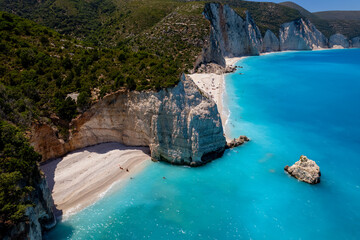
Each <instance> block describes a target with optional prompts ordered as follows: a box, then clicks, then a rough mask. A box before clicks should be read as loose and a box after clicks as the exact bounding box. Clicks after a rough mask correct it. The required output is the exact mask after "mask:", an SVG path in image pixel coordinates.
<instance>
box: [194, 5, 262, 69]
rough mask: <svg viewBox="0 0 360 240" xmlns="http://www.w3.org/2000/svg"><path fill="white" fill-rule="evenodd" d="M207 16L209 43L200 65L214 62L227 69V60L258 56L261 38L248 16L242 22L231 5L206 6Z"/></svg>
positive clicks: (205, 12)
mask: <svg viewBox="0 0 360 240" xmlns="http://www.w3.org/2000/svg"><path fill="white" fill-rule="evenodd" d="M204 15H205V17H206V18H207V19H208V20H209V21H210V41H209V44H208V46H205V47H204V50H203V53H202V56H201V58H200V60H199V61H198V63H197V65H200V64H206V63H210V62H211V63H216V64H219V65H221V66H223V67H225V60H224V57H238V56H249V55H250V56H251V55H259V53H260V52H261V49H262V37H261V33H260V31H259V28H258V27H257V26H256V24H255V22H254V20H253V19H252V18H251V15H250V13H249V12H246V18H245V19H243V18H242V17H241V16H240V15H238V14H237V13H236V12H235V11H234V10H233V9H232V8H230V7H229V6H228V5H222V4H220V3H207V4H205V8H204Z"/></svg>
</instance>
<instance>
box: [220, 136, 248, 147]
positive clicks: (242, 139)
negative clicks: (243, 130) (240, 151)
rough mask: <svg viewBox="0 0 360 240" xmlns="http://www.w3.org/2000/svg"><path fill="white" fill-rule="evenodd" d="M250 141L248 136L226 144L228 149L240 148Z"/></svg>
mask: <svg viewBox="0 0 360 240" xmlns="http://www.w3.org/2000/svg"><path fill="white" fill-rule="evenodd" d="M248 141H250V139H249V138H248V137H247V136H240V137H238V138H234V139H233V140H231V141H228V142H227V143H226V148H234V147H238V146H240V145H243V144H244V143H246V142H248Z"/></svg>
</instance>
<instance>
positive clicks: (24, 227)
mask: <svg viewBox="0 0 360 240" xmlns="http://www.w3.org/2000/svg"><path fill="white" fill-rule="evenodd" d="M29 200H30V201H31V202H32V203H33V204H34V206H33V207H28V208H27V209H26V211H25V215H26V217H27V218H28V221H26V222H25V221H24V222H20V223H19V224H17V225H15V226H14V227H13V228H12V229H11V230H9V231H8V233H7V235H6V236H3V239H4V240H10V239H34V240H38V239H42V233H43V231H44V230H48V229H51V228H52V227H54V226H55V224H56V218H55V216H54V213H53V207H54V202H53V200H52V197H51V193H50V190H49V188H48V186H47V183H46V180H45V178H41V179H40V182H39V183H38V184H37V185H36V187H35V190H34V191H33V192H32V194H31V195H30V196H29Z"/></svg>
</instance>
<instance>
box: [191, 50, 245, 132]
mask: <svg viewBox="0 0 360 240" xmlns="http://www.w3.org/2000/svg"><path fill="white" fill-rule="evenodd" d="M244 58H246V56H245V57H234V58H225V61H226V66H234V65H235V63H237V62H238V61H240V60H241V59H244ZM189 76H190V77H191V78H192V79H193V80H194V82H195V84H196V85H197V86H198V87H199V88H200V89H201V90H202V91H204V92H206V93H207V94H209V96H210V97H211V98H212V99H213V100H214V101H215V103H216V105H217V107H218V111H219V113H220V117H221V122H222V125H223V129H224V131H225V133H226V127H225V126H226V121H227V118H228V116H229V112H228V111H227V109H226V108H224V103H223V96H224V91H225V74H215V73H194V74H190V75H189ZM225 135H226V134H225Z"/></svg>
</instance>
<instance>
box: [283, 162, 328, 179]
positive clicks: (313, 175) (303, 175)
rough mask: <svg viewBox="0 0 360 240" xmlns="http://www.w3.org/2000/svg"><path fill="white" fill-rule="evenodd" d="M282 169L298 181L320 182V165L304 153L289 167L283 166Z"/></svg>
mask: <svg viewBox="0 0 360 240" xmlns="http://www.w3.org/2000/svg"><path fill="white" fill-rule="evenodd" d="M284 170H285V171H286V172H287V173H289V174H290V175H291V176H293V177H295V178H297V179H298V180H300V181H303V182H306V183H310V184H317V183H320V176H321V172H320V167H319V166H318V165H317V164H316V163H315V161H313V160H310V159H308V158H307V157H306V156H304V155H301V156H300V160H299V161H297V162H296V163H295V164H294V165H292V166H291V167H289V166H285V168H284Z"/></svg>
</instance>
